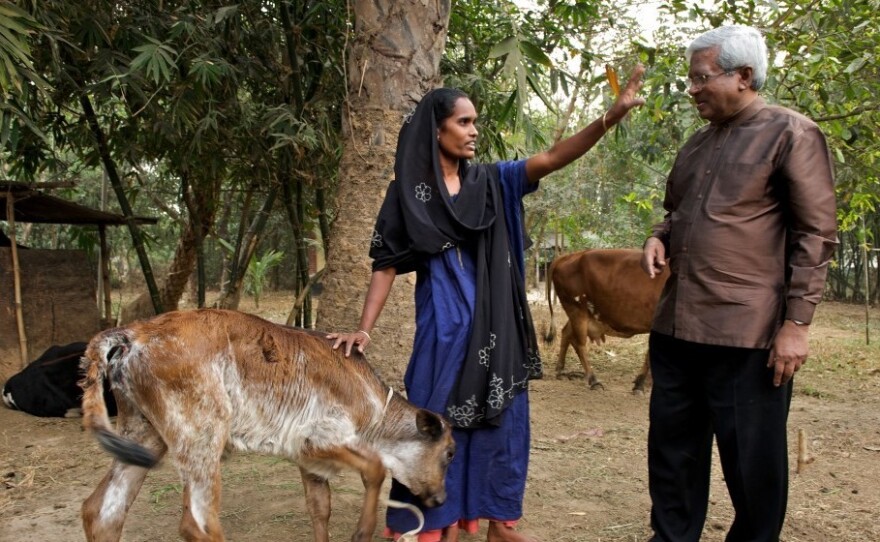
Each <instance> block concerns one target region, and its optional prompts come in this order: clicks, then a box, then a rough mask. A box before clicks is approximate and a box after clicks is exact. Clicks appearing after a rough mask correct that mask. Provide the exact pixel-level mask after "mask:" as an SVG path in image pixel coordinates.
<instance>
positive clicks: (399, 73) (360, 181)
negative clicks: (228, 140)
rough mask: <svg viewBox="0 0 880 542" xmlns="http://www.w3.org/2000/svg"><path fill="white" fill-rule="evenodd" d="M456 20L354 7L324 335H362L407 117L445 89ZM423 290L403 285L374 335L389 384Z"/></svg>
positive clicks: (375, 355)
mask: <svg viewBox="0 0 880 542" xmlns="http://www.w3.org/2000/svg"><path fill="white" fill-rule="evenodd" d="M449 13H450V1H449V0H436V1H435V0H430V1H426V0H402V1H399V2H383V1H379V0H357V1H356V2H354V14H355V35H354V36H353V39H352V42H351V44H350V45H349V48H348V51H347V57H348V62H347V65H346V69H347V77H348V100H347V103H346V104H345V105H346V106H345V108H344V110H343V130H344V133H343V137H344V139H345V145H344V149H343V153H342V160H341V162H340V166H339V188H338V192H337V196H336V197H337V201H336V205H335V208H336V209H337V218H336V221H335V222H334V224H333V229H332V234H331V235H330V239H329V247H328V255H327V274H326V275H325V278H324V293H323V295H322V299H321V304H320V306H319V310H318V316H317V322H318V328H319V329H325V330H338V331H351V330H354V329H356V326H357V325H358V322H359V320H360V313H361V308H362V307H363V303H364V298H365V296H366V292H367V286H368V285H369V281H370V273H371V269H370V259H369V257H368V255H367V254H368V251H369V248H370V239H371V236H372V232H373V226H374V223H375V220H376V215H377V213H378V212H379V207H380V206H381V204H382V200H383V198H384V196H385V190H386V188H387V187H388V183H389V182H390V181H391V180H392V177H393V175H394V152H395V149H396V147H397V134H398V132H399V130H400V126H401V123H402V122H403V118H404V116H405V115H406V114H407V113H409V112H410V111H411V110H412V109H413V108H414V107H415V104H416V103H417V101H418V100H420V99H421V97H422V96H424V95H425V93H427V91H428V90H430V89H432V88H434V87H437V86H439V85H440V83H441V81H440V73H439V65H440V58H441V56H442V54H443V49H444V47H445V44H446V33H447V30H448V25H449ZM414 284H415V277H414V276H411V275H410V276H401V277H398V278H397V280H396V281H395V286H394V288H393V289H392V292H391V296H390V297H389V299H388V301H387V303H386V305H385V309H384V311H383V313H382V316H381V318H380V319H379V322H377V325H376V329H375V331H374V332H373V333H372V337H373V343H372V345H371V346H370V353H371V356H370V359H371V362H372V364H373V365H374V366H375V367H376V368H377V369H378V370H379V371H380V373H382V374H383V376H384V377H385V379H386V380H387V381H388V382H389V383H395V384H396V383H397V382H398V381H399V380H400V379H401V377H402V374H403V370H404V367H405V365H406V362H407V360H408V358H409V353H410V351H411V348H412V336H413V329H414V320H415V318H414V309H413V285H414Z"/></svg>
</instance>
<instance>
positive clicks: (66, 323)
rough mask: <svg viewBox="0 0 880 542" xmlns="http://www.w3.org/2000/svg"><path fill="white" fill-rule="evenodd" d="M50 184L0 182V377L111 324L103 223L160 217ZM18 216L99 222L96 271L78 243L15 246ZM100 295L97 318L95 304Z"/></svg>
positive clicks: (148, 220)
mask: <svg viewBox="0 0 880 542" xmlns="http://www.w3.org/2000/svg"><path fill="white" fill-rule="evenodd" d="M52 187H53V185H45V184H44V185H27V184H23V183H15V182H10V181H0V220H2V221H6V222H7V223H8V224H9V238H8V239H6V242H5V243H3V241H4V239H0V244H2V245H5V246H0V377H2V378H4V379H5V378H7V377H9V376H11V375H12V374H14V373H15V372H17V371H18V370H19V369H20V368H21V367H22V366H23V365H24V364H25V363H27V361H28V360H29V358H30V357H35V355H38V354H40V353H42V351H43V350H45V349H46V348H48V347H49V346H52V345H53V344H65V343H69V342H74V341H85V340H88V339H89V338H90V337H91V336H92V335H93V334H94V333H96V332H97V331H99V330H100V329H101V328H102V327H105V326H106V325H107V324H108V323H109V315H110V314H111V311H110V288H109V283H110V266H109V263H108V262H109V258H108V247H107V240H106V227H107V226H123V225H126V224H128V222H129V220H131V221H133V222H134V223H136V224H155V223H156V222H157V221H158V220H157V219H155V218H146V217H133V218H130V219H129V218H126V217H125V216H123V215H118V214H115V213H108V212H106V211H99V210H97V209H91V208H89V207H85V206H83V205H79V204H77V203H74V202H71V201H67V200H64V199H61V198H58V197H55V196H52V195H50V194H47V193H45V192H44V190H45V189H49V188H52ZM54 187H57V185H55V186H54ZM20 222H31V223H40V224H73V225H92V226H95V227H97V228H98V233H99V238H100V244H101V251H100V260H99V265H98V269H100V270H101V272H100V273H97V272H96V270H94V269H92V266H91V265H90V264H89V261H88V259H87V257H86V253H85V252H84V251H81V250H44V249H30V248H25V247H22V246H21V245H18V244H17V239H16V226H15V225H16V223H20ZM0 233H2V232H0ZM4 237H5V236H4ZM102 302H103V305H104V311H103V313H104V315H105V318H104V320H103V321H102V319H101V316H100V313H101V311H100V310H99V306H100V304H101V303H102ZM29 351H30V352H29ZM16 354H17V355H16ZM32 355H33V356H32ZM16 361H18V362H16Z"/></svg>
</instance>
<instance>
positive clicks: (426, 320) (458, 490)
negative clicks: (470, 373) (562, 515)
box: [387, 160, 538, 533]
mask: <svg viewBox="0 0 880 542" xmlns="http://www.w3.org/2000/svg"><path fill="white" fill-rule="evenodd" d="M498 169H499V177H500V183H501V192H502V195H503V203H504V212H505V218H506V219H507V235H508V238H509V243H510V251H511V259H512V260H513V261H515V262H516V263H517V265H518V266H519V268H520V272H521V273H522V272H523V270H524V267H525V264H524V262H523V258H524V256H523V252H524V250H523V245H524V239H523V233H522V232H523V227H522V212H521V209H522V205H521V200H522V197H523V196H524V195H526V194H529V193H531V192H534V191H535V190H536V189H537V187H538V183H529V182H528V181H527V179H526V173H525V160H520V161H515V162H499V163H498ZM521 276H524V273H522V274H521ZM475 281H476V266H475V263H474V259H473V256H472V255H471V254H470V253H469V252H468V251H467V250H458V249H452V250H446V251H444V252H441V253H439V254H437V255H435V256H433V257H432V258H431V259H430V260H429V261H428V262H427V266H426V268H425V269H424V270H422V271H419V272H418V277H417V281H416V293H415V297H416V299H415V301H416V332H415V340H414V345H413V353H412V357H411V358H410V362H409V365H408V367H407V371H406V374H405V376H404V384H405V385H406V390H407V396H408V398H409V400H410V401H411V402H412V403H413V404H415V405H417V406H420V407H422V408H426V409H429V410H432V411H434V412H439V413H443V412H445V410H446V403H447V399H448V397H449V394H450V392H451V390H452V388H453V386H454V385H455V383H456V380H457V377H458V373H459V369H460V368H461V363H462V362H463V361H464V358H465V353H466V350H467V346H468V340H469V339H470V330H471V322H472V318H473V314H474V303H475V297H476V296H475V290H476V289H475ZM529 436H530V435H529V402H528V391H524V392H522V393H520V394H518V395H517V396H516V398H515V399H514V401H513V402H512V403H511V405H510V406H509V407H508V408H507V410H506V411H505V412H504V414H503V421H502V423H501V425H500V426H498V427H491V428H481V429H456V430H454V431H453V437H454V438H455V442H456V451H455V458H454V459H453V461H452V463H451V464H450V466H449V470H448V472H447V475H446V493H447V500H446V502H445V503H444V504H443V505H442V506H439V507H436V508H431V509H423V511H424V513H425V526H424V529H423V530H425V531H432V530H437V529H442V528H445V527H448V526H449V525H452V524H454V523H456V522H458V521H459V520H476V519H491V520H499V521H514V520H517V519H519V518H520V517H521V516H522V501H523V494H524V492H525V483H526V474H527V470H528V460H529ZM391 498H392V499H396V500H403V501H407V502H413V503H417V502H418V500H417V499H415V498H413V497H412V496H411V495H410V494H409V492H408V491H407V490H406V488H404V487H403V486H402V485H400V484H399V483H397V482H395V483H394V484H393V486H392V490H391ZM387 524H388V527H389V529H390V530H391V531H393V532H396V533H403V532H407V531H409V530H411V529H414V528H415V527H417V525H418V523H417V520H416V518H415V517H414V516H413V514H412V513H411V512H409V511H407V510H402V509H394V508H389V509H388V514H387Z"/></svg>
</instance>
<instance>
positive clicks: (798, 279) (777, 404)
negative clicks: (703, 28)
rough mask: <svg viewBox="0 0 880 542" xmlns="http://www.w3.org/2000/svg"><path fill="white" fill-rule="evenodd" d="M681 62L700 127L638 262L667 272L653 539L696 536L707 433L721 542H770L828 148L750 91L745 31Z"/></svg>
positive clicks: (815, 296)
mask: <svg viewBox="0 0 880 542" xmlns="http://www.w3.org/2000/svg"><path fill="white" fill-rule="evenodd" d="M686 57H687V59H688V61H689V63H690V68H689V72H688V81H689V84H690V87H689V90H688V92H689V93H690V95H691V96H693V98H694V101H695V103H696V107H697V110H698V111H699V114H700V116H701V117H702V118H704V119H706V120H707V121H709V124H708V125H707V126H705V127H703V128H702V129H700V130H699V131H698V132H697V133H696V134H694V136H693V137H691V138H690V139H689V140H688V141H687V143H685V145H684V147H683V148H682V149H681V150H680V152H679V154H678V156H677V158H676V161H675V164H674V166H673V168H672V171H671V172H670V174H669V177H668V179H667V184H666V196H665V200H664V208H665V209H666V216H665V219H664V220H663V222H661V223H660V224H658V225H656V226H655V227H654V233H653V235H652V236H651V237H649V238H648V240H647V241H646V242H645V246H644V254H643V257H642V267H643V268H644V269H645V271H646V272H647V273H648V274H649V275H650V276H651V277H655V276H656V275H657V274H658V272H659V270H661V269H662V268H663V267H664V266H666V265H667V261H668V265H669V266H670V270H671V271H672V275H671V277H670V278H669V280H668V281H667V282H666V285H665V288H664V290H663V294H662V295H661V298H660V302H659V304H658V306H657V310H656V313H655V317H654V324H653V328H652V331H651V337H650V353H651V372H652V373H653V376H654V386H653V390H652V393H651V403H650V430H649V434H648V470H649V486H650V494H651V500H652V509H651V526H652V528H653V529H654V537H653V538H652V541H654V542H660V541H668V542H672V541H674V542H686V541H697V540H699V539H700V535H701V533H702V530H703V524H704V523H705V519H706V510H707V506H708V496H709V475H710V471H711V455H712V439H713V436H714V438H715V439H716V441H717V443H718V450H719V456H720V459H721V466H722V469H723V471H724V478H725V482H726V484H727V489H728V492H729V494H730V498H731V501H732V503H733V508H734V511H735V517H734V520H733V524H732V525H731V527H730V531H729V533H728V536H727V542H740V541H771V540H772V541H775V540H778V539H779V533H780V531H781V530H782V524H783V520H784V517H785V509H786V502H787V499H788V451H787V440H786V423H787V418H788V409H789V404H790V402H791V389H792V376H793V375H794V373H796V372H797V370H798V369H799V368H800V367H801V365H802V364H803V363H804V361H805V360H806V358H807V352H808V331H809V327H810V322H811V321H812V318H813V313H814V311H815V308H816V305H817V304H818V303H819V301H820V300H821V298H822V290H823V288H824V284H825V277H826V273H827V268H828V263H829V261H830V259H831V257H832V255H833V252H834V248H835V245H836V244H837V234H836V221H835V201H834V187H833V183H834V180H833V172H832V165H831V159H830V157H829V153H828V148H827V145H826V143H825V138H824V137H823V135H822V133H821V132H820V130H819V128H818V127H817V126H816V124H815V123H813V122H812V121H810V120H809V119H807V118H806V117H804V116H803V115H800V114H798V113H795V112H793V111H791V110H789V109H785V108H783V107H779V106H775V105H769V104H767V103H766V102H765V101H764V100H763V99H762V98H761V97H760V96H759V95H758V91H759V90H760V88H761V86H762V85H763V84H764V81H765V78H766V72H767V48H766V45H765V43H764V39H763V37H762V35H761V34H760V33H759V32H758V31H757V30H756V29H754V28H750V27H743V26H726V27H721V28H716V29H714V30H712V31H709V32H707V33H705V34H703V35H701V36H700V37H698V38H697V39H695V40H694V41H693V43H691V45H690V46H689V47H688V49H687V52H686ZM667 259H668V260H667Z"/></svg>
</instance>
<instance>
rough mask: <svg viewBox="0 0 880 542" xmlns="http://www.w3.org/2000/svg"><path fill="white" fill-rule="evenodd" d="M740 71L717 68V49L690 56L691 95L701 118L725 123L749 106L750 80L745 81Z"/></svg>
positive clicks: (705, 50)
mask: <svg viewBox="0 0 880 542" xmlns="http://www.w3.org/2000/svg"><path fill="white" fill-rule="evenodd" d="M741 71H742V70H739V69H737V70H734V71H731V72H724V70H722V69H721V67H720V66H718V48H717V47H716V48H712V49H704V50H702V51H698V52H696V53H694V54H693V55H691V65H690V69H689V70H688V79H689V81H690V86H689V87H688V93H689V94H690V95H691V96H692V97H693V98H694V102H695V103H696V106H697V111H698V112H699V113H700V116H701V117H703V118H704V119H706V120H708V121H709V122H713V123H720V122H724V121H725V120H727V119H729V118H730V117H732V116H733V115H734V114H735V113H737V112H738V111H739V110H741V109H742V108H743V107H745V105H747V104H748V101H747V100H746V95H747V94H750V93H749V92H747V90H748V89H749V86H748V84H749V83H750V81H744V80H743V78H742V73H741Z"/></svg>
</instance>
